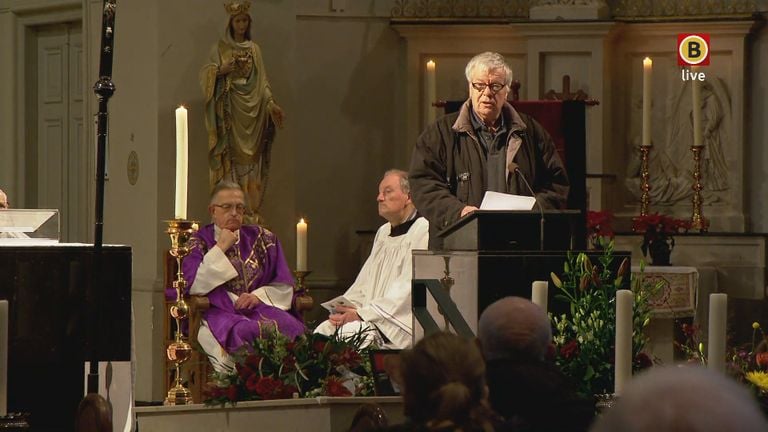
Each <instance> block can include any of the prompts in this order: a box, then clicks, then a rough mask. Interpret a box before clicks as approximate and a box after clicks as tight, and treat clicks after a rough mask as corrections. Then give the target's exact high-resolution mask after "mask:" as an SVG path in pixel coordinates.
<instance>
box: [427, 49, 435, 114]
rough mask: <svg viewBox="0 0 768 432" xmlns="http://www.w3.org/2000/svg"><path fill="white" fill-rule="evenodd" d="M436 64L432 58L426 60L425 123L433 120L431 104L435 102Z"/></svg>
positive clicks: (433, 111)
mask: <svg viewBox="0 0 768 432" xmlns="http://www.w3.org/2000/svg"><path fill="white" fill-rule="evenodd" d="M435 68H436V65H435V62H434V61H433V60H430V61H428V62H427V79H426V88H427V124H432V123H433V122H434V121H435V118H436V114H435V107H433V106H432V103H433V102H437V76H436V71H435Z"/></svg>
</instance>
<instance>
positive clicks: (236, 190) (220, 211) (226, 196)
mask: <svg viewBox="0 0 768 432" xmlns="http://www.w3.org/2000/svg"><path fill="white" fill-rule="evenodd" d="M208 212H209V213H210V214H211V219H212V220H213V223H214V224H215V225H216V226H217V227H219V228H226V229H228V230H230V231H236V230H238V229H240V226H242V225H243V215H244V214H245V195H244V194H243V190H242V189H241V188H240V185H238V184H237V183H234V182H228V181H224V182H221V183H219V184H217V185H216V186H215V187H214V188H213V191H212V192H211V202H210V204H209V205H208Z"/></svg>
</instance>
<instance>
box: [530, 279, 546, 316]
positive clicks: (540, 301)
mask: <svg viewBox="0 0 768 432" xmlns="http://www.w3.org/2000/svg"><path fill="white" fill-rule="evenodd" d="M548 296H549V283H548V282H547V281H533V284H531V301H532V302H533V303H534V304H536V305H538V306H539V307H540V308H542V309H543V310H544V313H547V298H548Z"/></svg>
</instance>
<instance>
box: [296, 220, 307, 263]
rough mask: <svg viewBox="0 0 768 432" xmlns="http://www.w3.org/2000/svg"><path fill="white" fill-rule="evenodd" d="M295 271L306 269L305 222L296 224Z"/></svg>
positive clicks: (300, 221) (301, 221)
mask: <svg viewBox="0 0 768 432" xmlns="http://www.w3.org/2000/svg"><path fill="white" fill-rule="evenodd" d="M296 271H307V223H306V222H304V219H303V218H302V219H301V220H299V223H297V224H296Z"/></svg>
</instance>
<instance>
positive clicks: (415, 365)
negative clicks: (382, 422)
mask: <svg viewBox="0 0 768 432" xmlns="http://www.w3.org/2000/svg"><path fill="white" fill-rule="evenodd" d="M400 357H401V361H400V377H399V381H400V383H401V385H402V395H403V404H404V410H405V415H406V417H407V418H408V421H407V422H406V423H404V424H401V425H396V426H392V427H391V428H390V429H388V430H390V431H463V432H474V431H484V432H485V431H488V432H491V431H497V432H499V431H502V430H505V429H503V427H502V424H501V419H500V417H499V416H498V415H497V414H496V413H494V412H493V410H492V409H491V408H490V406H489V405H488V401H487V395H488V388H487V387H486V380H485V363H484V362H483V357H482V355H481V354H480V350H479V348H478V347H477V344H475V343H474V341H472V340H470V339H465V338H462V337H460V336H457V335H455V334H452V333H445V332H438V333H433V334H431V335H429V336H426V337H424V338H423V339H422V340H420V341H419V342H418V343H417V344H416V345H415V346H414V347H413V349H412V350H406V351H403V352H402V353H401V355H400Z"/></svg>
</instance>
